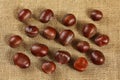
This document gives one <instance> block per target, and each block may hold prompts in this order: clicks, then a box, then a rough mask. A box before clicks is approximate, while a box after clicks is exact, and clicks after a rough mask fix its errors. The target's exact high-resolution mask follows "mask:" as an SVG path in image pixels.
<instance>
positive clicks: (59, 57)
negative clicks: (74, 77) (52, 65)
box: [55, 51, 71, 64]
mask: <svg viewBox="0 0 120 80" xmlns="http://www.w3.org/2000/svg"><path fill="white" fill-rule="evenodd" d="M55 59H56V61H57V62H59V63H60V64H66V63H68V62H69V61H70V59H71V55H70V53H69V52H67V51H57V52H56V55H55Z"/></svg>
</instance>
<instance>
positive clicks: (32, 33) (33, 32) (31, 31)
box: [25, 26, 39, 37]
mask: <svg viewBox="0 0 120 80" xmlns="http://www.w3.org/2000/svg"><path fill="white" fill-rule="evenodd" d="M25 33H26V34H27V35H28V36H29V37H36V36H37V35H38V33H39V29H38V28H37V27H36V26H27V27H26V28H25Z"/></svg>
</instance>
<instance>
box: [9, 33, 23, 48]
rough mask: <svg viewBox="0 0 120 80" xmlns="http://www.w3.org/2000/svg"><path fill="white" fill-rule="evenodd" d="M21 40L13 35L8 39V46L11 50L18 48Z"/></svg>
mask: <svg viewBox="0 0 120 80" xmlns="http://www.w3.org/2000/svg"><path fill="white" fill-rule="evenodd" d="M22 41H23V40H22V38H21V37H20V36H19V35H13V36H11V37H10V38H9V41H8V42H9V45H10V47H12V48H16V47H18V46H19V45H20V44H21V43H22Z"/></svg>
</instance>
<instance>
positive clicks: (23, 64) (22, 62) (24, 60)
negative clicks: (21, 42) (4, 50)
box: [13, 52, 30, 68]
mask: <svg viewBox="0 0 120 80" xmlns="http://www.w3.org/2000/svg"><path fill="white" fill-rule="evenodd" d="M13 61H14V64H15V65H17V66H19V67H20V68H28V67H30V59H29V57H28V56H27V55H25V54H24V53H20V52H18V53H16V54H15V55H14V56H13Z"/></svg>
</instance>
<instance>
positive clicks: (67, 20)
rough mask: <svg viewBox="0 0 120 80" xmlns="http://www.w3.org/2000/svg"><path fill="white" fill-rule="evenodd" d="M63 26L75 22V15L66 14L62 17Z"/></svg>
mask: <svg viewBox="0 0 120 80" xmlns="http://www.w3.org/2000/svg"><path fill="white" fill-rule="evenodd" d="M62 23H63V24H64V25H65V26H72V25H74V24H75V23H76V17H75V16H74V15H73V14H66V15H65V16H64V18H63V19H62Z"/></svg>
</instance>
